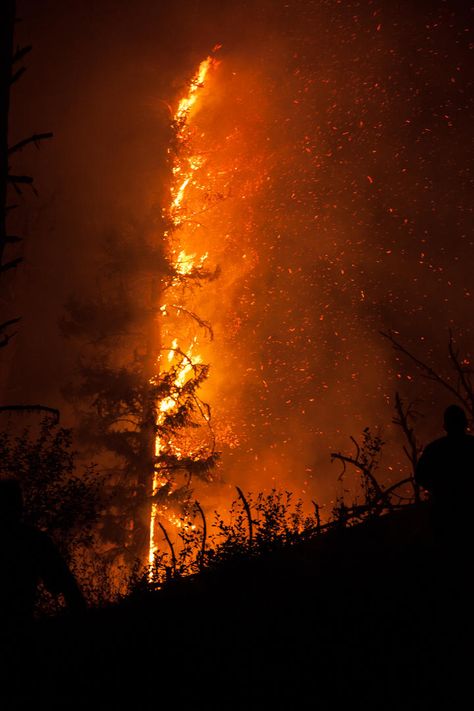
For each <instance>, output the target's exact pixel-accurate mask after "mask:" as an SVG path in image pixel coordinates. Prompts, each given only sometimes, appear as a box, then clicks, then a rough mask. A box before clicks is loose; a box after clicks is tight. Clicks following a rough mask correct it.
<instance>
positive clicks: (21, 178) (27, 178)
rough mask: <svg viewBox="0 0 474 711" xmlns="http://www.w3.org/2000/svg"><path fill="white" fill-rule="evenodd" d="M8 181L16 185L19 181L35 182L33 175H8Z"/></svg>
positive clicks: (25, 182)
mask: <svg viewBox="0 0 474 711" xmlns="http://www.w3.org/2000/svg"><path fill="white" fill-rule="evenodd" d="M7 182H9V183H13V184H15V185H16V184H17V183H21V184H27V185H31V184H32V183H33V178H32V177H31V175H8V176H7Z"/></svg>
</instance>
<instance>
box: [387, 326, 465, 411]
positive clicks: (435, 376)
mask: <svg viewBox="0 0 474 711" xmlns="http://www.w3.org/2000/svg"><path fill="white" fill-rule="evenodd" d="M380 335H381V336H383V337H384V338H386V339H387V340H389V341H390V343H391V344H392V346H393V348H394V350H395V351H399V352H400V353H403V355H405V356H406V357H407V358H409V359H410V360H411V361H412V362H413V363H415V365H416V366H417V367H418V368H419V369H420V370H421V371H422V372H424V373H425V377H426V378H428V379H429V380H433V381H434V382H436V383H438V384H439V385H441V386H442V387H443V388H445V389H446V390H448V391H449V392H450V393H451V394H452V395H454V397H455V398H456V399H457V400H459V401H460V402H461V403H462V404H463V405H464V407H465V408H466V409H467V410H469V412H470V413H471V415H472V405H471V403H469V402H468V401H467V400H466V398H465V397H463V396H462V395H461V393H460V392H459V391H458V390H457V389H456V388H455V387H453V386H452V385H451V383H449V382H448V381H447V380H446V379H445V378H443V377H442V376H441V375H439V373H437V372H436V371H435V370H433V368H432V367H431V366H429V365H428V364H427V363H424V362H423V361H422V360H420V359H419V358H417V357H416V356H414V355H413V353H410V351H409V350H407V349H406V348H405V346H402V344H401V343H399V342H398V341H397V340H396V338H394V336H393V335H392V333H391V332H390V331H389V332H388V333H384V332H383V331H380Z"/></svg>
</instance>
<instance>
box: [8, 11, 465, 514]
mask: <svg viewBox="0 0 474 711" xmlns="http://www.w3.org/2000/svg"><path fill="white" fill-rule="evenodd" d="M167 5H168V6H167ZM158 6H159V7H158ZM463 7H464V6H462V5H460V4H459V3H455V2H447V3H446V2H435V3H429V4H424V3H419V4H417V7H416V8H413V7H409V6H408V4H407V5H406V6H404V5H403V3H402V4H397V5H396V6H394V5H393V3H388V2H384V3H379V5H378V6H377V7H375V6H374V5H373V4H372V3H367V4H365V5H363V6H360V4H357V3H338V2H335V1H334V2H305V3H301V2H258V3H252V4H247V3H242V2H229V3H224V4H218V3H217V2H185V3H181V4H180V5H179V7H178V8H175V9H173V8H172V7H171V3H169V4H166V3H164V4H160V3H154V2H146V1H145V0H143V2H140V3H134V4H133V5H130V3H126V2H116V1H115V2H101V3H100V4H97V3H92V2H80V3H79V2H77V3H75V2H72V3H71V2H68V3H60V2H58V0H49V1H48V2H43V3H40V4H39V3H34V2H32V1H31V0H25V1H24V2H22V3H19V13H20V16H21V17H22V18H23V22H22V24H21V26H20V28H19V31H18V33H19V37H20V36H21V39H22V41H23V40H24V41H27V42H30V41H31V42H32V43H33V45H34V53H33V55H32V58H31V60H30V61H29V65H30V66H29V69H28V72H27V74H26V75H25V78H24V80H22V82H21V83H20V84H19V85H18V87H15V93H16V95H15V98H14V108H13V114H12V134H14V137H15V138H17V137H20V136H22V135H25V134H28V133H32V132H35V131H38V130H41V131H43V130H53V131H54V133H55V139H54V141H53V142H51V143H50V145H47V146H43V147H42V149H41V151H40V152H38V153H36V154H32V153H28V154H26V153H24V154H22V155H21V157H20V160H19V165H18V171H20V170H24V171H25V172H31V173H33V174H34V175H35V178H36V184H37V188H38V190H39V198H38V199H35V198H34V197H33V196H31V197H30V196H25V197H24V198H22V200H21V206H20V208H19V210H18V211H17V212H18V216H17V217H16V218H15V220H16V221H17V223H18V226H17V229H18V230H20V231H21V232H22V234H24V235H25V237H26V242H25V248H24V249H25V252H24V256H25V265H24V266H23V267H22V269H21V272H20V273H19V275H18V276H17V277H16V282H15V284H14V287H13V288H14V291H13V292H12V303H13V305H14V307H15V308H16V309H17V310H18V312H19V313H21V314H22V315H23V325H22V329H21V334H20V336H19V338H18V339H17V342H16V344H15V347H14V349H11V352H10V358H11V372H10V376H9V379H8V387H7V399H8V400H9V401H14V400H15V401H23V400H29V401H37V400H38V401H42V402H44V403H45V404H49V405H52V406H60V407H61V409H62V411H63V413H64V416H65V417H66V418H68V417H69V418H71V423H74V421H73V419H72V418H73V415H72V413H71V412H70V411H69V410H68V406H67V404H66V403H64V402H63V401H62V398H61V388H62V387H63V386H64V384H65V383H66V382H67V381H70V380H73V379H74V377H75V367H76V366H75V364H76V362H77V357H78V352H77V345H74V342H73V341H65V340H64V339H63V338H62V336H61V334H60V331H59V328H58V325H57V324H58V320H59V319H60V317H61V315H62V313H63V306H64V303H65V302H66V301H67V299H68V298H69V296H70V295H71V294H73V295H75V296H76V297H77V298H80V299H86V300H87V299H95V298H97V290H98V285H97V273H98V271H100V269H101V268H102V267H103V256H102V255H103V250H102V247H101V244H102V243H103V237H104V234H106V233H107V232H108V231H110V230H111V229H114V230H117V231H118V232H119V233H121V234H128V235H129V236H130V235H133V237H130V239H133V240H135V239H140V238H141V237H143V240H144V242H145V243H147V244H150V242H153V240H156V239H159V235H160V232H159V230H160V222H159V217H158V216H159V210H157V207H159V205H160V204H163V203H164V202H165V201H166V194H167V193H166V190H167V180H168V177H167V176H168V172H167V171H168V168H167V165H166V149H167V145H168V140H169V126H168V123H169V115H170V114H169V107H168V105H167V104H170V103H172V102H173V101H176V98H177V97H178V96H179V94H180V92H181V91H182V88H183V86H184V85H185V82H186V80H187V79H189V77H190V76H191V75H192V74H193V72H194V70H195V68H196V66H197V64H198V63H199V61H201V59H203V58H204V57H205V56H206V55H207V53H208V52H209V50H210V49H211V48H212V47H213V46H214V45H215V44H216V43H222V45H223V47H222V49H221V50H220V53H219V56H220V60H221V64H220V67H219V68H218V70H217V71H216V73H215V77H214V79H213V85H212V87H211V89H209V91H207V90H206V91H207V93H206V97H205V98H206V103H205V108H202V109H201V111H200V114H199V125H200V127H201V128H202V131H203V132H204V134H205V138H204V139H203V142H204V144H205V147H206V150H207V151H208V164H209V169H210V172H212V176H213V177H211V178H210V184H209V187H210V194H212V195H214V196H215V195H216V194H219V193H222V200H220V201H217V202H216V203H215V204H213V207H212V209H209V210H208V211H207V213H206V214H205V215H203V216H202V222H203V224H204V225H205V226H206V240H208V245H209V255H210V256H209V260H210V263H212V264H213V265H218V266H219V267H220V272H221V275H220V277H219V279H217V280H216V281H214V282H212V283H211V284H208V285H206V286H204V287H203V288H202V289H200V290H199V291H198V292H196V294H195V295H194V296H193V297H192V302H191V303H192V307H193V309H194V310H195V311H196V312H197V313H199V315H200V316H202V318H204V319H205V320H207V321H209V322H211V324H212V326H213V329H214V332H215V340H214V342H213V343H212V344H211V343H208V344H206V343H204V345H203V357H204V359H205V360H206V359H207V361H208V362H210V364H211V374H210V378H209V381H208V383H207V384H206V387H205V390H204V393H203V394H204V397H205V399H208V400H209V402H210V403H211V405H212V407H213V412H214V421H215V425H216V431H217V433H218V435H219V436H220V438H221V442H222V448H223V457H222V463H221V468H220V473H221V475H222V478H223V480H224V482H225V483H226V485H234V484H239V485H242V486H244V487H248V488H251V489H254V490H255V489H261V488H264V487H267V488H268V487H271V486H277V487H280V486H284V487H288V488H292V489H294V490H295V491H296V492H297V493H302V494H303V495H305V496H312V497H313V498H314V497H317V498H321V499H323V500H329V499H330V498H331V497H333V496H334V493H335V479H336V473H338V472H335V471H334V470H333V468H331V466H330V456H329V455H330V452H331V451H335V450H337V449H339V448H342V447H345V446H346V442H348V437H349V435H351V434H354V435H357V434H358V433H359V432H360V431H361V430H362V429H363V428H364V427H365V426H371V427H376V426H377V425H379V424H380V425H384V427H385V438H386V439H387V440H388V441H389V443H390V445H391V446H392V445H393V447H395V449H394V450H393V451H394V452H396V453H395V454H392V455H391V456H387V457H386V459H385V464H386V465H387V466H391V467H392V468H393V471H394V474H393V476H394V477H395V476H396V474H397V473H399V472H400V473H401V472H402V471H403V470H404V467H405V465H404V463H403V459H402V457H403V455H401V454H400V453H399V438H398V435H397V433H396V432H395V431H394V430H393V428H391V425H390V423H391V417H392V398H393V394H394V391H395V390H396V389H399V390H401V391H402V393H403V394H406V396H407V397H409V398H410V399H415V398H417V397H419V398H422V399H423V401H424V402H423V403H422V405H421V407H420V409H421V410H422V411H423V412H424V413H425V414H426V416H427V418H426V424H425V426H424V427H423V425H422V428H421V432H422V436H424V437H430V436H434V435H435V434H436V429H435V428H436V422H437V419H438V414H437V413H438V410H439V411H440V410H441V409H442V407H443V405H444V404H445V401H444V399H443V396H442V394H440V393H438V392H433V391H432V390H431V389H430V387H429V386H428V385H427V384H426V383H424V382H423V381H422V380H421V379H420V378H419V377H417V375H416V374H415V373H413V372H411V373H408V374H409V375H410V379H407V377H406V373H407V371H406V369H405V368H404V367H403V365H401V364H400V363H399V362H397V360H396V359H395V355H394V353H393V352H392V351H391V350H390V348H389V347H388V345H387V343H386V342H385V341H384V340H383V339H382V337H381V336H380V335H379V331H380V330H387V329H390V328H392V329H395V330H397V331H399V332H400V333H401V338H402V339H403V340H404V342H405V343H406V344H407V346H409V347H411V348H414V349H416V350H417V352H419V353H421V354H426V356H427V357H428V358H432V359H433V360H434V362H435V363H439V362H440V360H439V359H440V355H439V354H443V353H444V352H445V349H446V342H447V332H448V328H450V327H454V328H456V329H457V330H458V332H460V333H461V337H462V339H464V340H463V343H464V344H465V347H466V348H467V349H468V346H469V338H470V335H471V334H470V324H469V314H470V311H471V298H472V297H471V291H470V288H471V286H470V282H471V274H470V267H469V265H470V263H471V262H470V257H471V256H472V240H471V238H470V237H469V236H468V234H469V233H468V226H469V220H470V219H471V213H470V209H469V204H470V203H469V198H470V192H471V189H472V186H471V184H470V182H469V155H468V151H467V150H466V146H467V145H468V143H469V134H470V126H471V125H472V124H471V120H472V92H471V93H470V84H469V81H470V79H469V74H468V71H469V64H468V33H467V32H466V31H465V30H466V28H467V27H468V17H467V15H468V13H467V8H465V9H464V10H463ZM16 169H17V168H16ZM206 248H207V247H206ZM133 270H134V267H133V265H132V264H130V274H131V275H132V274H133V273H134V271H133ZM138 292H139V286H137V293H138ZM207 495H208V496H211V495H212V494H211V492H207Z"/></svg>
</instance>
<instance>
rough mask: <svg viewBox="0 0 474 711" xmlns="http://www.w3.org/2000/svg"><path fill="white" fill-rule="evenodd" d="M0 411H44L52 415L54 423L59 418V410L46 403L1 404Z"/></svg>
mask: <svg viewBox="0 0 474 711" xmlns="http://www.w3.org/2000/svg"><path fill="white" fill-rule="evenodd" d="M0 412H45V413H47V414H48V415H51V416H52V417H53V419H54V421H55V423H56V424H57V423H58V422H59V418H60V412H59V410H57V409H56V408H54V407H46V405H1V406H0Z"/></svg>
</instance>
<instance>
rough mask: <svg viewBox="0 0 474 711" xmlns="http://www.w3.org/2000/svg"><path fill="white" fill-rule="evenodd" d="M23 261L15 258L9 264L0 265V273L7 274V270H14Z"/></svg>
mask: <svg viewBox="0 0 474 711" xmlns="http://www.w3.org/2000/svg"><path fill="white" fill-rule="evenodd" d="M22 261H23V257H16V259H12V260H11V261H10V262H6V263H5V264H2V265H0V272H7V271H8V270H9V269H16V268H17V266H18V265H19V264H21V262H22Z"/></svg>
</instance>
